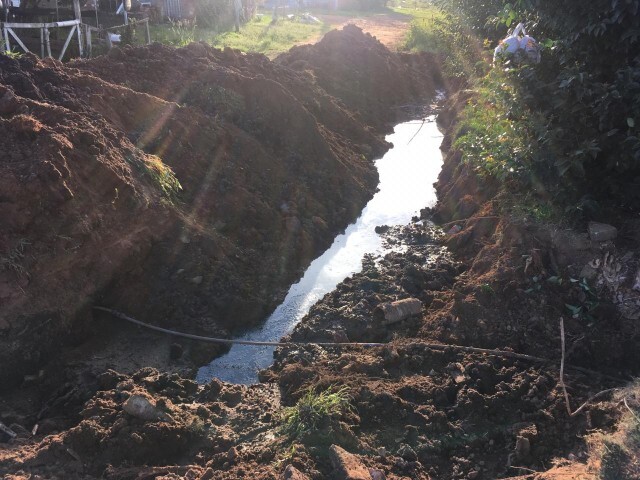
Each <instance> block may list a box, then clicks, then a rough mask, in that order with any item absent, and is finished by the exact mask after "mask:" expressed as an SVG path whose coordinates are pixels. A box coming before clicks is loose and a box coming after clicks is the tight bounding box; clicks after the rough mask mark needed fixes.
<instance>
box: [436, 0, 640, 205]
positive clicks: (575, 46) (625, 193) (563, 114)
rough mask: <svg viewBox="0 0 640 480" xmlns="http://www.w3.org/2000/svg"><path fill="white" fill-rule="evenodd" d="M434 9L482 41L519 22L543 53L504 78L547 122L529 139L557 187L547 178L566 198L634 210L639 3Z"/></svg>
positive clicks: (449, 3)
mask: <svg viewBox="0 0 640 480" xmlns="http://www.w3.org/2000/svg"><path fill="white" fill-rule="evenodd" d="M437 3H438V4H440V5H442V6H444V7H445V8H447V9H448V11H449V12H450V14H451V15H456V16H457V17H456V18H459V19H462V20H463V21H464V22H466V24H467V25H468V26H469V28H470V29H471V30H472V31H474V32H476V33H477V34H479V35H483V36H485V37H489V38H494V39H495V38H496V34H500V35H502V34H501V33H500V32H501V30H500V28H497V26H498V27H499V26H500V25H501V26H502V27H501V28H503V29H504V28H505V27H506V26H507V25H512V24H513V23H514V22H515V21H521V20H526V21H527V23H528V27H529V31H530V33H531V34H532V35H533V36H535V37H536V38H538V40H539V41H541V42H542V44H543V45H545V46H546V47H547V48H546V49H545V50H544V52H543V60H542V63H541V64H540V65H537V66H535V67H531V68H525V69H522V70H519V71H515V72H514V73H513V74H512V76H511V77H512V79H513V81H514V82H515V85H516V88H517V90H518V91H519V92H520V94H519V96H518V101H519V102H522V103H523V104H524V105H525V106H526V108H528V109H529V112H530V113H531V115H533V116H534V117H538V118H540V119H546V120H545V124H544V125H543V127H544V128H542V129H539V128H537V127H539V125H534V127H536V128H535V132H533V131H530V132H529V133H531V134H532V135H530V137H529V140H530V141H531V142H533V143H532V144H531V146H532V148H533V149H535V150H537V152H533V154H534V156H536V157H537V159H543V160H544V161H546V162H547V167H551V168H552V169H553V172H554V173H555V176H557V177H559V178H561V181H558V180H557V179H555V180H554V178H553V177H554V176H553V175H548V176H547V178H548V179H550V180H551V181H552V182H555V186H556V187H557V188H561V189H565V190H566V187H567V186H568V187H569V190H570V193H571V195H572V196H573V201H574V202H577V201H578V199H579V198H580V197H582V196H584V195H592V196H594V197H595V198H597V199H600V200H601V201H602V200H606V201H611V199H613V200H614V201H615V202H616V203H617V204H618V205H622V206H625V207H629V208H633V209H638V208H640V188H638V187H640V138H639V137H640V132H639V131H638V130H639V128H640V48H638V42H639V40H640V0H624V1H622V0H594V1H593V2H584V1H578V0H568V1H565V2H548V1H542V0H515V1H512V2H506V1H499V0H488V1H485V2H475V1H473V0H438V1H437ZM510 120H513V118H510ZM536 121H537V120H535V119H534V123H535V122H536ZM530 127H531V125H529V127H526V126H525V127H523V128H525V129H528V130H530ZM461 146H463V145H461ZM490 146H491V147H493V146H495V145H490ZM464 147H465V148H469V147H471V145H464ZM476 150H477V148H476ZM474 151H475V150H474ZM474 154H475V153H474ZM507 163H512V164H513V163H515V164H516V165H520V163H521V159H520V158H516V159H514V160H513V161H511V162H507ZM512 166H513V165H512ZM543 170H544V169H543ZM565 193H566V192H565Z"/></svg>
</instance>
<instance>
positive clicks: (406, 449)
mask: <svg viewBox="0 0 640 480" xmlns="http://www.w3.org/2000/svg"><path fill="white" fill-rule="evenodd" d="M398 456H400V457H402V458H404V459H405V460H407V461H408V462H415V461H417V460H418V454H417V453H416V452H415V451H414V450H413V448H411V447H410V446H409V445H406V444H404V443H403V444H402V445H400V448H399V449H398Z"/></svg>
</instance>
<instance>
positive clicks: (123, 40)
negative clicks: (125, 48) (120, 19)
mask: <svg viewBox="0 0 640 480" xmlns="http://www.w3.org/2000/svg"><path fill="white" fill-rule="evenodd" d="M135 37H136V21H135V19H133V18H132V19H131V20H130V21H129V23H128V24H127V25H126V26H125V27H124V28H123V29H122V36H121V37H120V45H133V44H134V43H135Z"/></svg>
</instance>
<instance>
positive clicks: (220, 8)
mask: <svg viewBox="0 0 640 480" xmlns="http://www.w3.org/2000/svg"><path fill="white" fill-rule="evenodd" d="M195 6H196V19H197V23H198V26H200V27H203V28H211V29H214V30H217V31H219V32H220V31H224V30H229V29H230V28H231V27H232V26H233V24H234V9H233V0H199V1H197V2H196V3H195Z"/></svg>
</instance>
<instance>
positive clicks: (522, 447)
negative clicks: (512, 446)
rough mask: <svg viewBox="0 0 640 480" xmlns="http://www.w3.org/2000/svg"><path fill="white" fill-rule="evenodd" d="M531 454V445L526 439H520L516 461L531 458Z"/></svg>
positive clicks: (518, 440)
mask: <svg viewBox="0 0 640 480" xmlns="http://www.w3.org/2000/svg"><path fill="white" fill-rule="evenodd" d="M530 452H531V443H530V442H529V439H528V438H526V437H520V436H519V437H518V438H517V439H516V460H518V461H521V460H524V459H525V458H527V457H528V456H529V453H530Z"/></svg>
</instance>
